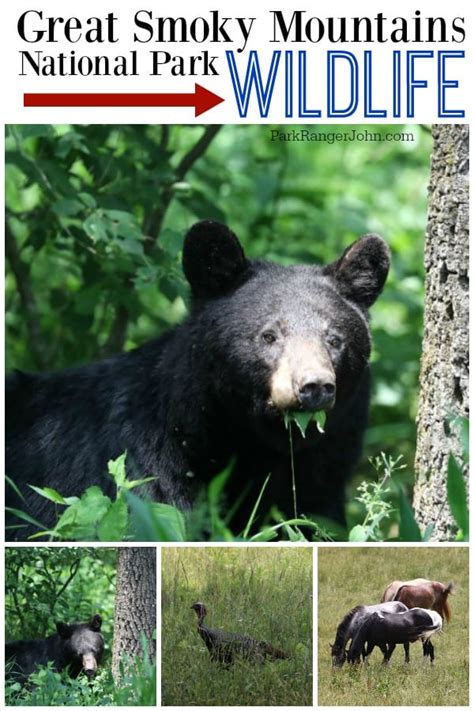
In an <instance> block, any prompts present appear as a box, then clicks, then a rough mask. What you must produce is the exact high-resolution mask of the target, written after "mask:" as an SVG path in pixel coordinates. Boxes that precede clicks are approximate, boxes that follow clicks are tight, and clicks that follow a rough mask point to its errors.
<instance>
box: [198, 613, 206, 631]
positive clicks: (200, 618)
mask: <svg viewBox="0 0 474 711" xmlns="http://www.w3.org/2000/svg"><path fill="white" fill-rule="evenodd" d="M205 616H206V612H205V611H204V610H201V612H200V613H199V614H198V621H197V626H198V628H199V627H203V626H204V618H205Z"/></svg>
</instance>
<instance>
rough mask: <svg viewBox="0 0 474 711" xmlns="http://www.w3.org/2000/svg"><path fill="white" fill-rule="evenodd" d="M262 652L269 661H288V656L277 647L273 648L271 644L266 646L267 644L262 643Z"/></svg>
mask: <svg viewBox="0 0 474 711" xmlns="http://www.w3.org/2000/svg"><path fill="white" fill-rule="evenodd" d="M263 652H264V654H265V656H266V657H270V659H289V657H290V655H289V654H287V653H286V652H284V651H283V650H282V649H278V647H274V646H273V645H272V644H267V642H263Z"/></svg>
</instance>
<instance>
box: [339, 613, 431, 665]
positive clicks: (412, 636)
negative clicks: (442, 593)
mask: <svg viewBox="0 0 474 711" xmlns="http://www.w3.org/2000/svg"><path fill="white" fill-rule="evenodd" d="M442 627H443V620H442V619H441V615H439V614H438V613H437V612H436V611H435V610H423V609H422V608H421V607H414V608H413V609H412V610H407V611H406V612H399V613H395V614H394V613H390V612H374V613H372V614H371V615H370V616H369V617H368V618H367V619H366V620H365V622H364V623H363V624H362V625H361V626H360V627H359V629H358V631H357V633H356V635H355V637H354V638H353V640H352V644H351V646H350V648H349V651H348V653H347V660H348V661H349V662H351V663H352V664H354V663H355V662H357V661H359V660H360V657H361V656H362V657H363V658H367V657H369V655H370V654H371V653H372V651H373V649H374V647H379V648H380V649H381V651H382V653H383V657H384V663H387V662H389V660H390V657H391V656H392V653H393V650H394V649H395V647H396V645H397V644H403V645H406V644H409V643H410V642H416V641H417V640H419V639H420V640H421V641H422V642H423V643H425V642H426V641H427V640H428V639H429V638H430V637H431V636H432V635H433V634H436V633H437V632H441V629H442ZM423 653H424V655H425V647H423ZM430 656H431V655H430ZM433 659H434V654H433V656H432V657H431V661H433ZM405 661H406V660H405Z"/></svg>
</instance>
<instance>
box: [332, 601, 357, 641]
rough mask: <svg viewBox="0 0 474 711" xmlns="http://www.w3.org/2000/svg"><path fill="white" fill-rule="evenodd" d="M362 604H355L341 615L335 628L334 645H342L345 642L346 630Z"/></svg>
mask: <svg viewBox="0 0 474 711" xmlns="http://www.w3.org/2000/svg"><path fill="white" fill-rule="evenodd" d="M363 607H364V606H363V605H356V606H355V607H353V608H352V610H349V612H348V613H347V615H345V617H343V619H342V620H341V622H340V623H339V625H338V627H337V630H336V639H335V641H334V646H335V647H344V646H345V644H346V642H347V630H348V629H349V625H350V624H351V622H352V620H353V618H354V616H355V615H357V613H358V612H360V610H362V609H363Z"/></svg>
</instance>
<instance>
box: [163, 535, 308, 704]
mask: <svg viewBox="0 0 474 711" xmlns="http://www.w3.org/2000/svg"><path fill="white" fill-rule="evenodd" d="M197 601H201V602H204V603H205V605H206V607H207V610H208V617H207V618H206V620H205V623H206V624H207V625H208V626H209V627H212V628H221V629H223V630H226V631H228V632H239V633H241V634H247V635H249V636H251V637H253V638H255V639H258V640H264V641H266V642H270V643H271V644H273V645H274V646H276V647H279V648H280V649H283V650H284V651H285V652H287V654H289V658H288V659H284V660H276V661H267V662H266V663H264V664H252V663H249V662H245V661H242V660H237V661H236V662H235V663H234V665H232V667H231V668H229V669H226V668H223V667H222V665H220V664H218V663H215V662H212V661H211V660H210V658H209V654H208V651H207V649H206V647H205V645H204V642H203V641H202V640H201V638H200V637H199V635H198V633H197V630H196V615H195V613H194V612H193V610H191V605H192V604H193V603H194V602H197ZM312 616H313V615H312V549H311V548H309V547H299V548H295V547H293V548H269V547H266V548H261V547H257V546H252V547H250V548H249V547H238V548H235V547H234V548H223V547H217V548H216V547H207V548H182V547H179V548H163V549H162V645H161V649H162V666H161V682H162V704H163V705H165V706H188V705H192V706H210V705H213V706H235V705H238V706H311V704H312Z"/></svg>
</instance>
